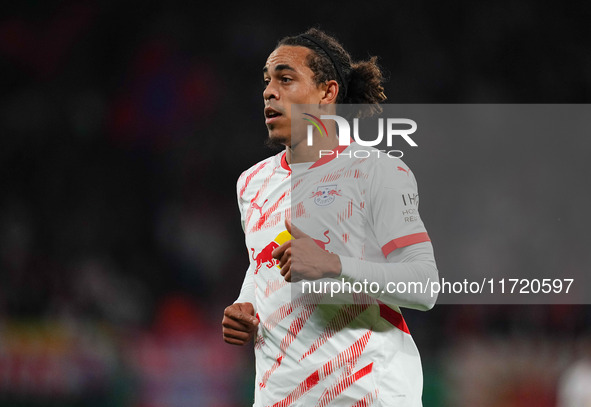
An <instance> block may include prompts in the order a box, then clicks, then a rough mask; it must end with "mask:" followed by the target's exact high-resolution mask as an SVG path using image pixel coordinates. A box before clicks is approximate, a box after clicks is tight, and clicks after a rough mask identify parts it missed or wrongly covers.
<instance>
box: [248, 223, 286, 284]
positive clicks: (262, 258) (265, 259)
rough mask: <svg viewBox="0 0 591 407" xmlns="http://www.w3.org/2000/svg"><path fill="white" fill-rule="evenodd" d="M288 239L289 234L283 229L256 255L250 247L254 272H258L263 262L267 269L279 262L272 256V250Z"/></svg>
mask: <svg viewBox="0 0 591 407" xmlns="http://www.w3.org/2000/svg"><path fill="white" fill-rule="evenodd" d="M290 239H291V235H290V234H289V232H288V231H287V230H284V231H283V232H281V233H279V234H278V235H277V236H275V239H274V240H273V241H271V242H270V243H269V244H268V245H266V246H265V247H264V248H263V250H261V251H260V252H259V253H258V254H257V255H256V256H255V250H254V249H253V248H252V247H251V248H250V250H251V251H252V260H253V261H255V262H256V270H255V271H254V274H257V273H258V272H259V270H260V268H261V267H262V266H263V264H264V265H266V266H267V268H268V269H270V268H271V267H273V266H274V265H276V264H279V261H277V260H275V259H274V258H273V250H275V249H276V248H277V247H279V246H281V245H282V244H283V243H285V242H287V241H288V240H290Z"/></svg>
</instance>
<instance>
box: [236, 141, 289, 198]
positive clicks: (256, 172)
mask: <svg viewBox="0 0 591 407" xmlns="http://www.w3.org/2000/svg"><path fill="white" fill-rule="evenodd" d="M283 154H285V153H284V152H283V151H281V152H279V153H277V154H275V155H273V156H271V157H268V158H266V159H264V160H262V161H259V162H258V163H256V164H254V165H253V166H251V167H250V168H248V169H247V170H246V171H244V172H242V174H240V176H239V177H238V181H237V182H236V190H237V192H238V196H239V197H242V195H243V194H244V192H245V190H246V189H247V188H248V187H249V186H250V185H251V183H252V181H253V180H256V179H257V178H264V177H266V176H268V174H270V173H272V172H273V171H274V170H276V169H277V167H278V166H280V165H281V157H282V156H283Z"/></svg>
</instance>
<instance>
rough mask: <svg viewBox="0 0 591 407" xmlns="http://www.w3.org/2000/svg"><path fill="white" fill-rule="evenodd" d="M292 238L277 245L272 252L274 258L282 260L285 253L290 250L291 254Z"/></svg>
mask: <svg viewBox="0 0 591 407" xmlns="http://www.w3.org/2000/svg"><path fill="white" fill-rule="evenodd" d="M290 248H291V240H288V241H287V242H285V243H283V244H282V245H281V246H279V247H276V248H275V249H274V250H273V251H272V252H271V255H272V256H273V258H274V259H277V260H279V261H280V262H281V259H282V258H283V257H284V256H285V253H286V252H287V251H288V250H289V256H291V250H290Z"/></svg>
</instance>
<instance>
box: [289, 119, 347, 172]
mask: <svg viewBox="0 0 591 407" xmlns="http://www.w3.org/2000/svg"><path fill="white" fill-rule="evenodd" d="M338 145H339V138H338V136H337V134H336V126H335V125H332V126H330V127H329V128H328V137H326V136H321V135H319V134H317V133H316V132H314V139H313V143H312V145H311V146H309V145H308V143H307V139H304V140H300V141H299V142H298V143H294V144H293V145H291V146H286V147H285V159H286V160H287V163H288V164H297V163H306V162H316V161H318V159H319V158H320V151H321V150H334V149H335V148H337V147H338Z"/></svg>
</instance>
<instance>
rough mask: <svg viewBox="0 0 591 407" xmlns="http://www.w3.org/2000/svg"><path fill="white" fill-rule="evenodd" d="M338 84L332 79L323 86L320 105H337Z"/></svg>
mask: <svg viewBox="0 0 591 407" xmlns="http://www.w3.org/2000/svg"><path fill="white" fill-rule="evenodd" d="M339 91H340V88H339V84H338V83H337V81H335V80H334V79H332V80H330V81H328V82H326V83H325V84H324V96H323V97H322V99H321V100H320V104H321V105H322V104H325V105H328V104H334V103H337V96H338V95H339Z"/></svg>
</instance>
